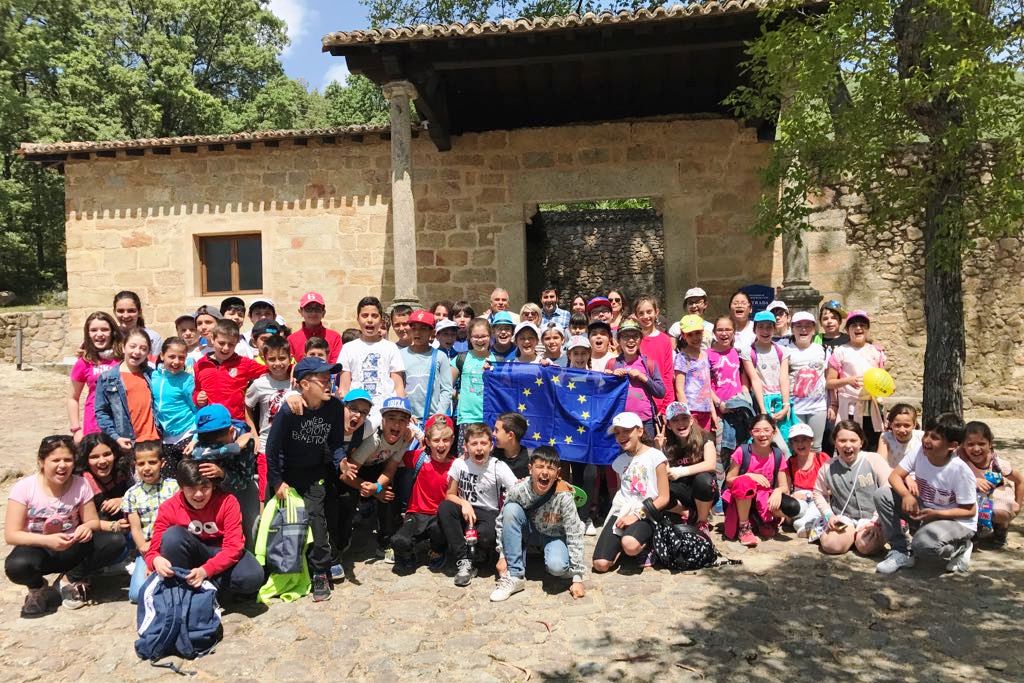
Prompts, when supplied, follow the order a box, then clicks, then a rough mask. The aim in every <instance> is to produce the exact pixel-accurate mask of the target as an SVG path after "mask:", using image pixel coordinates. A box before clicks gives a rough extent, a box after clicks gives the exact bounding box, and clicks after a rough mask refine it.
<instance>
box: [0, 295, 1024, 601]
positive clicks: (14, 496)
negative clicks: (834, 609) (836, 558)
mask: <svg viewBox="0 0 1024 683" xmlns="http://www.w3.org/2000/svg"><path fill="white" fill-rule="evenodd" d="M495 291H496V293H500V292H503V290H495ZM540 300H541V305H540V306H537V305H534V304H527V305H525V306H524V307H523V308H522V309H521V311H520V314H519V316H518V321H517V319H516V317H515V316H514V315H513V314H512V313H511V312H509V311H508V310H507V306H508V298H507V293H505V294H504V297H502V296H500V295H492V299H491V310H490V311H488V313H487V314H485V315H482V316H479V317H477V316H476V314H475V312H474V310H473V308H472V307H471V306H470V305H469V304H468V303H467V302H456V303H454V304H453V303H449V302H438V303H436V304H435V305H433V306H432V307H431V308H430V309H429V310H426V309H416V310H413V309H410V308H408V307H403V306H395V307H393V308H392V309H391V310H390V311H388V312H387V313H385V310H384V308H383V306H382V305H381V303H380V301H379V300H378V299H376V298H374V297H366V298H364V299H362V300H361V301H360V302H359V303H358V305H357V309H356V311H355V313H356V321H357V325H358V327H357V328H353V329H349V330H344V331H343V332H341V333H339V332H336V331H334V330H331V329H328V328H326V327H325V326H324V324H323V318H324V315H325V313H326V305H325V302H324V299H323V297H322V296H321V295H320V294H318V293H316V292H309V293H307V294H305V295H303V296H302V297H301V298H300V300H299V309H298V313H299V315H300V317H301V319H302V322H301V325H300V327H299V328H298V329H297V330H295V331H290V330H289V329H288V328H287V327H286V325H285V321H284V320H282V319H280V318H279V317H278V316H277V311H276V308H275V306H274V304H273V302H272V301H270V300H267V299H260V300H257V301H254V302H251V303H250V305H249V306H248V307H246V306H245V303H244V302H243V301H242V300H241V299H239V298H238V297H229V298H228V299H225V300H224V302H222V304H221V306H220V307H219V308H214V307H212V306H201V307H200V308H199V309H198V310H196V311H195V312H194V313H189V314H186V315H183V316H180V317H179V318H178V319H177V320H176V322H175V328H176V329H175V332H176V334H175V335H174V336H171V337H168V338H167V339H165V340H164V339H161V337H160V336H159V335H158V334H157V333H156V332H154V331H152V330H150V329H148V328H147V327H146V325H145V322H144V320H143V317H142V305H141V301H140V300H139V298H138V296H136V295H135V294H134V293H132V292H120V293H118V294H117V295H116V296H115V298H114V315H110V314H108V313H106V312H102V311H99V312H96V313H93V314H91V315H90V316H88V318H87V319H86V321H85V326H84V339H83V344H82V347H81V352H80V356H79V358H78V359H77V361H76V363H75V365H74V367H73V368H72V371H71V384H70V391H69V395H68V417H69V422H70V432H71V435H70V436H52V437H47V438H45V439H43V441H42V443H41V445H40V448H39V453H38V472H37V473H36V474H32V475H29V476H27V477H25V478H24V479H22V480H20V481H19V482H18V483H17V484H16V485H15V486H14V488H13V489H12V491H11V494H10V498H9V502H8V510H7V516H6V521H5V540H6V542H7V543H8V545H10V546H13V550H12V552H11V554H10V555H9V556H8V558H7V561H6V567H5V568H6V572H7V575H8V577H9V578H10V579H11V580H12V581H13V582H15V583H18V584H20V585H24V586H26V587H27V588H28V595H27V597H26V599H25V603H24V606H23V608H22V615H23V616H26V617H30V616H38V615H41V614H46V613H48V612H50V611H52V610H53V609H54V608H55V607H56V604H57V603H58V602H60V603H61V604H63V605H64V606H65V607H67V608H77V607H80V606H81V605H82V604H84V603H85V602H86V601H87V598H88V590H89V577H90V576H91V575H93V574H95V573H96V572H97V571H101V570H105V569H109V568H110V567H112V566H118V565H120V566H124V565H125V563H126V562H131V564H130V573H131V580H130V586H129V598H130V599H131V600H133V601H134V600H136V599H137V597H138V594H139V589H140V587H141V586H142V584H143V582H144V580H145V579H146V577H147V576H148V575H149V574H151V573H152V572H156V573H158V574H160V575H162V576H171V575H172V574H173V568H174V567H179V568H183V569H186V570H187V571H188V572H189V574H188V581H189V583H191V584H192V585H196V586H198V585H200V584H201V583H202V582H203V581H205V580H207V579H210V580H213V581H214V582H215V583H216V584H217V585H218V587H219V588H220V589H221V590H224V591H226V592H228V593H230V594H234V595H238V596H252V595H255V594H256V592H257V591H258V590H260V587H261V586H262V585H263V584H264V581H265V579H266V576H265V573H264V569H263V567H261V566H260V564H259V563H258V562H257V560H256V558H255V556H254V555H253V550H254V543H255V536H256V530H257V528H258V525H259V519H260V515H261V512H262V508H263V506H264V504H265V502H266V501H268V500H269V499H270V497H272V496H277V497H278V498H279V499H281V500H284V499H285V498H286V497H287V496H288V495H289V492H290V491H294V492H295V493H296V494H298V495H299V496H301V498H302V502H303V505H304V507H305V510H306V512H307V515H308V519H309V526H310V529H311V537H312V542H311V543H310V544H309V548H308V552H307V555H306V558H307V562H308V568H309V573H310V576H311V582H310V583H311V592H312V595H313V599H314V600H317V601H321V600H326V599H329V598H330V596H331V591H332V586H333V584H334V583H335V582H337V581H341V580H344V577H345V568H344V560H345V554H346V551H348V549H349V547H350V545H351V541H352V534H353V528H354V527H355V526H356V523H357V521H358V518H363V519H367V520H369V521H370V522H371V523H372V524H373V526H375V537H376V542H377V554H378V557H379V558H380V559H381V560H383V561H385V562H388V563H392V564H393V565H394V571H395V572H396V573H399V574H401V573H408V572H413V571H415V570H416V569H417V567H418V560H419V559H420V558H423V559H425V561H426V564H427V565H428V566H429V567H430V568H431V569H432V570H434V571H443V570H445V568H446V566H447V567H450V568H451V571H452V572H453V574H454V582H455V584H456V585H457V586H466V585H469V584H470V583H471V581H472V579H473V578H474V577H475V576H476V575H477V573H478V572H479V571H481V570H482V569H487V570H490V569H493V570H494V571H495V573H496V578H497V582H496V585H495V588H494V591H493V593H492V594H491V599H492V600H495V601H500V600H505V599H508V598H509V597H510V596H511V595H513V594H515V593H517V592H518V591H520V590H522V589H523V587H524V585H525V564H526V557H527V555H526V549H527V548H528V547H529V546H538V547H540V548H541V549H542V553H543V558H544V566H545V568H546V570H547V572H548V573H549V574H551V575H553V576H555V577H561V578H562V579H563V580H564V581H565V582H566V584H567V586H568V590H569V592H570V593H571V594H572V596H573V597H575V598H579V597H582V596H584V594H585V588H584V584H583V577H584V575H585V570H586V567H585V560H584V538H585V537H586V536H596V537H597V538H596V541H595V547H594V551H593V555H592V558H591V562H590V565H591V568H592V570H593V571H594V572H597V573H600V572H606V571H609V570H612V569H613V568H615V567H616V566H617V565H618V564H619V563H620V562H621V561H622V560H623V558H624V557H632V558H637V561H639V562H641V563H643V564H645V565H650V564H654V563H656V562H657V557H656V556H655V555H654V553H652V550H651V546H652V539H653V537H654V534H655V530H656V526H657V520H658V519H663V515H664V514H666V513H667V514H668V515H669V517H670V519H674V520H677V521H685V522H687V523H688V524H691V525H692V526H693V527H694V530H695V531H696V532H697V533H703V534H705V535H708V536H709V537H710V534H711V530H712V518H713V516H714V515H724V536H725V538H726V539H730V540H737V541H738V542H739V543H742V544H743V545H746V546H755V545H757V544H758V543H759V537H760V538H764V539H768V538H771V537H773V536H775V535H776V534H777V533H779V532H780V530H781V529H782V527H783V526H784V525H785V526H792V528H793V530H794V532H795V533H796V534H797V535H799V536H801V537H806V538H807V539H808V540H809V541H812V542H817V543H819V544H820V547H821V550H822V551H823V552H825V553H829V554H841V553H845V552H848V551H849V550H851V549H856V550H857V551H858V552H860V553H862V554H864V555H873V554H876V553H881V552H882V551H883V549H884V548H885V547H886V545H888V546H889V548H890V550H889V552H888V555H887V556H886V557H885V559H884V560H882V561H881V562H880V563H879V564H878V571H879V572H881V573H891V572H894V571H896V570H898V569H899V568H901V567H906V566H911V565H912V564H913V563H914V562H915V561H916V559H917V558H919V557H923V556H929V555H931V556H936V557H939V558H941V559H942V560H943V561H945V562H946V563H947V568H948V569H949V570H950V571H964V570H966V569H967V567H968V566H969V562H970V557H971V553H972V550H973V543H974V541H975V540H977V539H991V542H992V543H993V544H995V545H997V546H998V545H1002V544H1004V543H1005V542H1006V535H1007V529H1008V527H1009V524H1010V521H1011V520H1012V519H1013V517H1014V516H1015V515H1016V514H1017V513H1018V512H1019V510H1020V505H1021V502H1022V498H1024V486H1022V485H1021V484H1022V483H1024V480H1022V478H1021V476H1020V474H1019V473H1018V472H1017V471H1016V470H1014V469H1013V468H1012V467H1011V466H1010V464H1009V463H1006V462H1005V461H1002V460H1000V459H999V458H998V457H997V456H996V455H995V453H994V451H993V435H992V433H991V431H990V430H989V428H988V427H987V426H986V425H985V424H983V423H980V422H971V423H968V424H966V425H965V424H964V423H963V422H962V421H961V420H960V419H959V418H958V417H956V416H954V415H940V416H938V417H936V418H935V419H933V420H930V421H929V422H928V423H927V424H926V425H925V429H924V431H920V430H918V429H917V427H918V424H917V423H918V416H917V412H916V410H915V409H914V408H913V407H911V406H909V405H905V404H898V405H896V406H893V407H892V408H891V409H890V410H889V411H888V414H887V415H885V416H883V415H882V410H881V406H880V405H879V403H878V401H877V399H875V398H873V397H872V396H870V395H869V394H867V393H866V392H865V391H863V387H862V383H863V377H864V373H865V372H866V371H867V370H868V369H870V368H881V367H884V363H885V355H884V353H883V352H882V351H881V349H880V348H879V347H878V346H876V345H875V344H874V343H872V341H871V340H870V337H869V333H870V318H869V316H868V314H867V313H866V312H864V311H862V310H854V311H850V312H846V311H845V310H844V309H843V307H842V306H841V305H840V304H839V302H836V301H829V302H826V303H825V304H824V305H823V306H822V307H821V309H820V311H819V315H818V317H817V318H815V316H813V315H811V314H809V313H806V312H797V313H795V314H794V315H792V316H790V314H789V310H788V307H787V306H786V304H785V303H783V302H781V301H776V302H772V304H770V305H769V306H768V308H767V310H765V311H761V312H758V313H753V312H752V306H751V302H750V299H749V297H748V296H747V295H746V294H744V293H743V292H737V293H736V294H734V295H733V297H731V299H730V302H729V313H728V314H727V315H723V316H720V317H718V318H717V319H715V320H714V321H713V322H710V321H705V320H704V317H703V316H704V314H705V312H706V310H707V295H706V293H705V292H704V291H703V290H702V289H700V288H693V289H691V290H689V291H687V292H686V296H685V304H686V308H687V314H686V315H684V316H683V317H682V319H681V320H680V321H679V322H678V323H676V324H673V325H671V326H667V325H666V324H665V323H666V321H665V320H664V319H663V317H662V316H661V310H660V307H659V303H658V301H657V300H656V299H655V298H654V297H652V296H641V297H639V298H637V299H636V300H635V301H634V302H632V305H630V304H629V302H627V301H626V300H625V297H624V296H623V295H622V293H621V290H614V291H612V292H610V293H609V295H608V296H607V297H604V296H599V297H593V298H591V299H589V300H587V299H583V298H582V297H574V298H573V299H572V306H571V310H563V309H561V308H559V307H558V300H559V296H558V292H557V290H556V289H555V288H553V287H547V288H545V289H544V291H543V292H541V296H540ZM246 317H247V318H248V321H247V320H246ZM246 324H248V325H251V329H250V330H248V331H247V332H246V333H244V334H243V333H242V332H241V328H242V326H243V325H246ZM666 327H667V328H668V329H666ZM389 330H390V331H393V332H394V335H395V337H396V340H395V341H392V340H390V339H389V338H388V337H389ZM509 362H516V363H538V364H543V365H555V366H558V367H566V368H575V369H579V370H589V371H592V372H602V373H608V374H613V375H615V376H618V377H622V378H625V379H626V380H627V381H628V384H629V387H628V392H627V395H626V399H625V404H624V406H623V410H622V411H621V412H620V413H619V414H618V415H617V416H616V417H615V419H614V421H613V422H612V424H611V425H609V426H608V431H609V434H611V435H613V437H614V439H615V440H616V441H617V443H618V445H619V447H620V448H621V455H620V456H619V457H618V458H617V459H616V460H615V461H614V462H613V463H612V464H611V465H609V466H596V467H595V466H592V465H586V464H584V463H575V462H571V463H570V462H563V461H562V460H561V458H560V457H559V454H558V451H557V450H556V449H555V448H552V447H547V446H544V447H538V448H536V449H533V450H532V451H530V450H528V449H527V448H525V447H524V446H523V444H522V440H523V438H524V436H525V434H526V432H527V428H528V423H527V420H526V419H525V418H524V417H523V416H522V415H519V414H518V413H505V414H502V415H500V416H499V417H498V418H497V421H496V423H495V424H493V425H488V424H485V423H484V400H483V390H484V383H485V376H486V373H487V372H488V371H490V370H491V369H493V368H494V367H496V366H497V365H498V364H501V363H509ZM85 390H87V394H86V396H85V401H84V403H83V401H82V394H83V391H85ZM577 488H579V489H584V490H585V492H586V494H587V495H586V496H585V498H586V499H587V500H586V502H585V503H583V505H582V507H577V502H576V500H577V498H576V493H577V491H576V489H577ZM908 535H909V538H908ZM911 539H912V540H911ZM421 546H423V547H421ZM53 574H58V575H59V577H58V579H57V581H56V582H55V585H54V586H53V587H52V588H51V586H50V584H49V583H48V582H47V580H46V577H47V576H48V575H53Z"/></svg>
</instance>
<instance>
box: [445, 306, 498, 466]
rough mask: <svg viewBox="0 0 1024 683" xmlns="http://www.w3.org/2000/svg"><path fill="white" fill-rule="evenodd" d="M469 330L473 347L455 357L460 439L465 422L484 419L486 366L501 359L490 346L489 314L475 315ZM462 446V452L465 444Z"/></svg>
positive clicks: (470, 422) (458, 435)
mask: <svg viewBox="0 0 1024 683" xmlns="http://www.w3.org/2000/svg"><path fill="white" fill-rule="evenodd" d="M467 334H468V335H469V341H470V343H471V344H472V350H471V351H469V352H468V353H465V352H464V353H460V354H459V355H458V356H456V357H455V358H453V359H452V366H453V367H454V368H455V381H456V383H457V384H458V386H459V405H458V420H457V424H458V428H459V433H458V434H457V435H456V439H461V437H462V433H461V430H462V429H463V427H464V426H465V425H468V424H472V423H474V422H483V421H484V370H485V369H486V368H488V367H490V366H491V365H493V364H494V363H496V362H497V360H496V359H495V357H494V354H493V353H491V352H490V350H489V347H490V343H491V325H490V323H488V322H487V318H474V319H473V321H472V322H470V323H469V329H468V332H467ZM459 450H460V452H461V448H459Z"/></svg>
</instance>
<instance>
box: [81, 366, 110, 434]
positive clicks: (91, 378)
mask: <svg viewBox="0 0 1024 683" xmlns="http://www.w3.org/2000/svg"><path fill="white" fill-rule="evenodd" d="M117 364H118V360H117V359H116V358H110V359H107V360H101V361H100V362H99V363H91V362H89V361H87V360H85V359H84V358H79V359H78V360H76V361H75V365H74V367H72V368H71V381H72V382H82V383H83V384H85V386H86V388H87V389H88V391H87V393H86V397H85V406H84V407H83V408H82V434H83V435H84V434H92V433H94V432H98V431H100V428H99V425H97V424H96V413H95V411H94V409H93V406H94V405H95V404H96V380H98V379H99V378H100V375H102V374H103V371H104V370H106V369H107V368H110V367H113V366H115V365H117Z"/></svg>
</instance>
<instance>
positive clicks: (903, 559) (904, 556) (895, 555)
mask: <svg viewBox="0 0 1024 683" xmlns="http://www.w3.org/2000/svg"><path fill="white" fill-rule="evenodd" d="M913 566H914V556H913V555H910V554H909V553H905V552H903V551H900V550H890V551H889V554H888V555H886V556H885V559H884V560H882V561H881V562H879V563H878V564H876V565H875V571H876V572H878V573H879V574H895V573H896V572H897V571H899V570H900V569H903V568H904V567H913Z"/></svg>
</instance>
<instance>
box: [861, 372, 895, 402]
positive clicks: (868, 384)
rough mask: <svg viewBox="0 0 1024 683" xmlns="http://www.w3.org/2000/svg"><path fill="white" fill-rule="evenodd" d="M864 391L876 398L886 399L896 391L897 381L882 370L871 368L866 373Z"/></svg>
mask: <svg viewBox="0 0 1024 683" xmlns="http://www.w3.org/2000/svg"><path fill="white" fill-rule="evenodd" d="M864 391H866V392H868V393H869V394H871V396H872V397H874V398H886V397H887V396H892V392H894V391H896V381H895V380H893V378H892V375H890V374H889V373H888V372H886V371H885V370H883V369H881V368H871V369H870V370H868V371H867V372H865V373H864Z"/></svg>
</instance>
